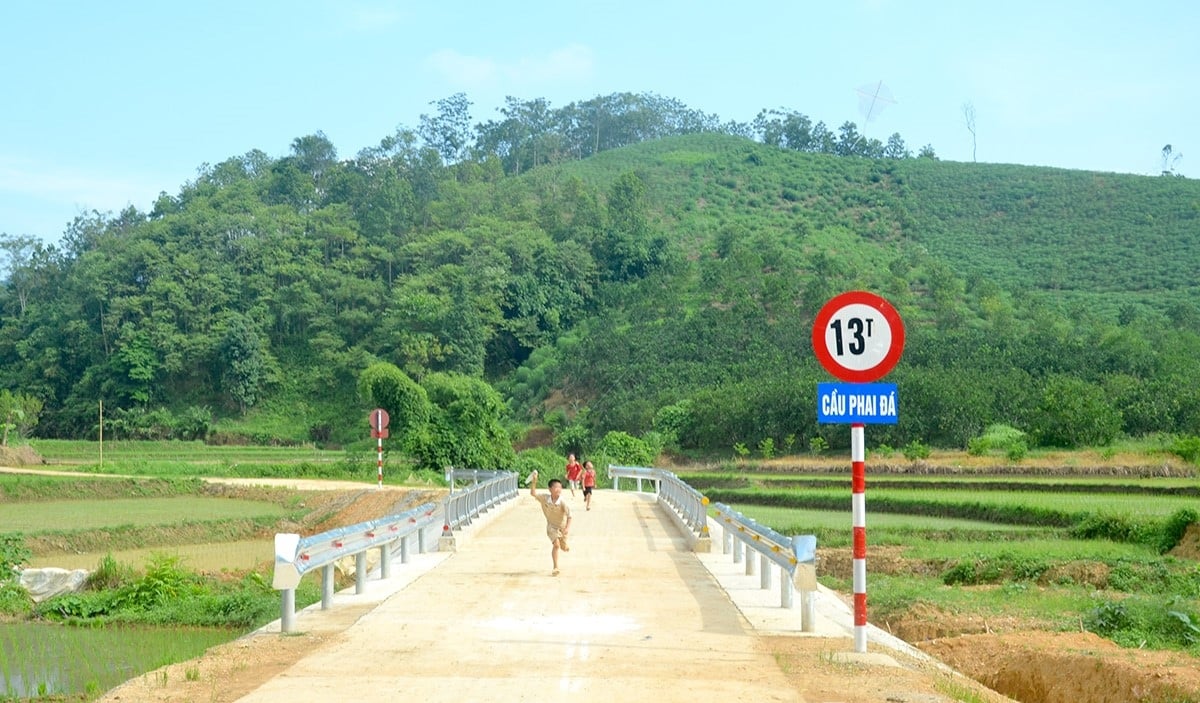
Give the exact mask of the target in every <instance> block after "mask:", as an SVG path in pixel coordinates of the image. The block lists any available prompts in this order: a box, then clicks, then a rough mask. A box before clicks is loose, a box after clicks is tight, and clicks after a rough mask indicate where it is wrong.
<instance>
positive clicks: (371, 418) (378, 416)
mask: <svg viewBox="0 0 1200 703" xmlns="http://www.w3.org/2000/svg"><path fill="white" fill-rule="evenodd" d="M390 420H391V418H390V417H388V414H387V411H386V410H384V409H383V408H375V409H374V410H372V411H371V414H370V415H368V416H367V422H368V424H370V425H371V436H372V437H374V438H375V466H376V476H377V477H378V480H379V488H383V438H384V437H387V436H388V431H387V426H388V422H389V421H390Z"/></svg>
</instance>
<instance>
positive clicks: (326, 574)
mask: <svg viewBox="0 0 1200 703" xmlns="http://www.w3.org/2000/svg"><path fill="white" fill-rule="evenodd" d="M332 607H333V564H326V565H325V566H322V567H321V610H329V609H330V608H332Z"/></svg>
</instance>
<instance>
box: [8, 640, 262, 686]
mask: <svg viewBox="0 0 1200 703" xmlns="http://www.w3.org/2000/svg"><path fill="white" fill-rule="evenodd" d="M240 634H241V632H239V631H236V630H229V629H219V628H184V627H127V626H120V627H117V626H110V627H69V626H64V625H56V624H45V623H26V622H20V623H0V698H4V697H6V696H9V697H15V698H26V697H28V698H33V697H38V696H46V695H72V694H81V693H83V694H97V695H98V694H100V693H102V692H104V691H107V690H108V689H110V688H112V687H114V686H116V685H117V684H120V683H122V682H124V681H127V680H129V679H131V678H134V677H137V676H139V675H141V674H144V673H145V672H147V671H153V670H154V669H157V668H159V667H160V666H163V665H166V664H171V663H174V662H180V661H186V660H188V659H192V658H193V657H196V656H198V655H200V654H201V653H203V652H204V650H206V649H208V648H209V647H211V646H213V645H216V644H220V643H222V642H228V641H230V640H233V639H235V638H236V637H238V636H239V635H240Z"/></svg>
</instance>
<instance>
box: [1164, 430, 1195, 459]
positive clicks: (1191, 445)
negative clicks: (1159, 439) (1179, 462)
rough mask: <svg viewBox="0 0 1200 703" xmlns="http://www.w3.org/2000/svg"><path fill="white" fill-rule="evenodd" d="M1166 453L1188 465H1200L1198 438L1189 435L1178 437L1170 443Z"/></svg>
mask: <svg viewBox="0 0 1200 703" xmlns="http://www.w3.org/2000/svg"><path fill="white" fill-rule="evenodd" d="M1167 451H1169V452H1171V453H1172V454H1174V455H1175V456H1177V457H1179V458H1180V459H1183V460H1184V461H1186V462H1188V463H1191V464H1197V463H1200V437H1195V436H1190V435H1189V436H1185V437H1179V438H1177V439H1175V441H1173V442H1172V443H1171V447H1170V449H1168V450H1167Z"/></svg>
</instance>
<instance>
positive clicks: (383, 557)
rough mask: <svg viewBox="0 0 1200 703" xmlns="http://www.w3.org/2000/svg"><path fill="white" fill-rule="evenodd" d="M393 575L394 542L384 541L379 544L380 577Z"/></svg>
mask: <svg viewBox="0 0 1200 703" xmlns="http://www.w3.org/2000/svg"><path fill="white" fill-rule="evenodd" d="M391 577H392V543H391V542H384V543H383V544H381V545H379V578H384V579H390V578H391Z"/></svg>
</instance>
